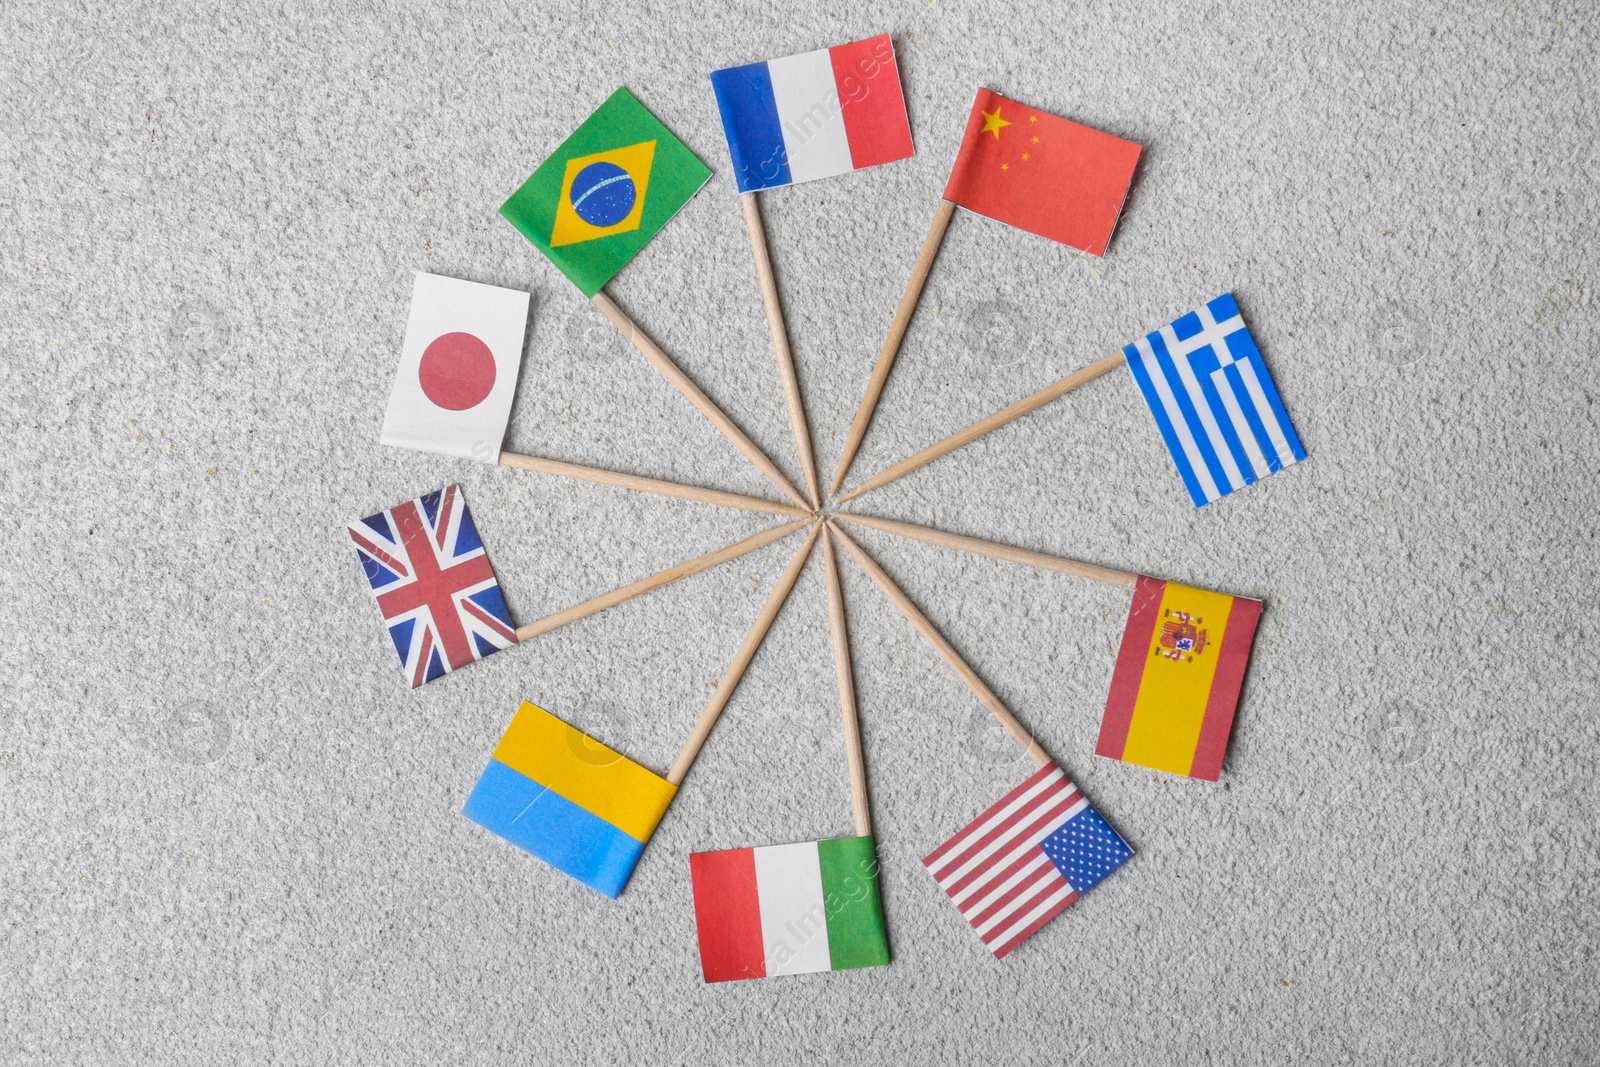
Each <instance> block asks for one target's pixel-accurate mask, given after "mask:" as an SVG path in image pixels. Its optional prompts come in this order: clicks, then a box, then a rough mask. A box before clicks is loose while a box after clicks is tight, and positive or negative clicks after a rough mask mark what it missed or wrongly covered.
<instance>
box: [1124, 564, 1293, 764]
mask: <svg viewBox="0 0 1600 1067" xmlns="http://www.w3.org/2000/svg"><path fill="white" fill-rule="evenodd" d="M1260 618H1261V601H1259V600H1250V599H1248V598H1246V597H1238V596H1228V595H1227V594H1226V593H1213V592H1209V591H1207V590H1205V589H1195V588H1193V587H1191V586H1187V585H1179V584H1178V583H1177V582H1164V581H1162V580H1161V579H1159V578H1150V577H1147V576H1145V575H1143V574H1141V575H1140V576H1139V581H1138V584H1137V585H1136V586H1135V587H1134V590H1133V606H1132V607H1131V608H1129V609H1128V627H1127V629H1126V630H1125V631H1124V632H1123V635H1122V649H1121V651H1119V652H1118V653H1117V666H1116V669H1115V671H1114V672H1113V673H1112V676H1111V696H1110V697H1109V698H1107V700H1106V714H1105V718H1104V719H1102V720H1101V723H1100V741H1099V743H1098V744H1096V745H1095V752H1096V753H1097V754H1098V755H1101V756H1109V757H1111V758H1112V759H1117V760H1122V761H1123V762H1124V763H1137V764H1138V765H1139V766H1141V767H1153V768H1155V769H1156V770H1158V771H1167V772H1168V773H1171V774H1185V775H1188V776H1189V777H1190V778H1203V779H1205V780H1206V781H1208V782H1214V781H1216V780H1217V776H1218V775H1219V774H1221V773H1222V757H1223V754H1224V753H1225V752H1226V751H1227V749H1228V734H1229V733H1230V732H1231V731H1232V729H1233V713H1234V711H1235V709H1236V708H1237V707H1238V705H1239V690H1240V688H1241V686H1242V685H1243V684H1244V668H1245V664H1246V663H1248V662H1249V660H1250V646H1251V643H1252V642H1253V641H1254V640H1255V635H1256V622H1257V621H1258V620H1259V619H1260Z"/></svg>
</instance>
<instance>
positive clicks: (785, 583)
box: [667, 521, 822, 785]
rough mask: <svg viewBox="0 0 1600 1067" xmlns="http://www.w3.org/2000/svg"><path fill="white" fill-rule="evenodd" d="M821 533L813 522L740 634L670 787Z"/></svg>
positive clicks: (722, 704)
mask: <svg viewBox="0 0 1600 1067" xmlns="http://www.w3.org/2000/svg"><path fill="white" fill-rule="evenodd" d="M821 531H822V527H821V526H820V525H819V524H818V522H817V521H814V522H813V525H812V529H811V536H810V537H807V538H806V543H805V544H803V545H801V546H800V551H799V552H796V553H795V555H794V559H792V560H790V561H789V566H788V567H786V568H784V572H783V574H781V575H780V576H779V577H778V584H777V585H776V586H774V587H773V590H772V595H771V596H769V597H768V598H767V602H766V603H765V604H764V605H762V607H761V614H759V615H757V616H756V621H755V624H754V625H753V626H751V627H750V632H749V633H747V634H745V635H744V641H743V643H741V644H740V645H739V651H738V652H736V653H734V657H733V662H732V663H730V664H729V665H728V670H727V673H725V674H723V676H722V681H720V682H718V683H717V691H716V692H715V693H712V694H711V700H710V701H709V702H708V703H707V704H706V706H705V710H704V711H702V712H701V713H700V718H699V719H697V720H696V721H695V724H694V730H693V732H691V733H690V734H689V740H688V741H686V742H684V745H683V750H682V751H680V752H679V753H678V758H677V760H676V761H675V762H674V763H673V764H672V769H671V770H669V771H668V772H667V781H669V782H671V783H672V784H673V785H682V784H683V779H684V776H685V775H687V774H688V773H689V768H690V767H692V766H694V760H695V757H696V756H698V755H700V748H701V746H702V745H704V744H705V743H706V738H707V737H709V736H710V735H711V728H712V727H713V726H715V725H716V724H717V718H718V717H719V716H720V715H721V714H722V709H723V708H725V707H727V706H728V700H729V699H730V698H731V697H732V696H733V691H734V690H735V689H737V688H739V682H740V680H741V679H743V678H744V672H745V669H746V668H747V667H749V666H750V661H751V660H753V659H755V656H756V652H757V651H758V650H759V649H760V648H761V642H762V641H764V640H765V639H766V636H767V631H768V630H770V629H771V628H772V621H773V620H774V619H776V618H777V617H778V612H779V611H781V610H783V602H784V601H785V600H788V599H789V591H790V590H792V589H793V588H794V583H795V579H797V578H799V577H800V569H801V568H802V567H804V566H805V565H806V560H808V559H810V558H811V547H812V546H813V545H815V544H816V543H817V534H819V533H820V532H821Z"/></svg>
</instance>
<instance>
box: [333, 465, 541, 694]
mask: <svg viewBox="0 0 1600 1067" xmlns="http://www.w3.org/2000/svg"><path fill="white" fill-rule="evenodd" d="M350 539H351V540H352V541H354V542H355V545H356V558H357V559H359V560H360V561H361V569H362V573H364V574H365V575H366V579H367V585H368V586H369V587H370V588H371V590H372V596H373V599H374V600H376V601H377V602H378V610H379V611H381V612H382V613H383V621H384V625H385V626H387V627H388V630H389V637H390V640H392V641H393V642H394V648H395V653H396V654H397V655H398V656H399V657H400V669H401V670H402V671H404V672H405V674H406V677H407V678H408V679H410V681H411V686H412V688H416V687H417V686H419V685H421V684H422V683H424V682H431V681H433V680H434V679H435V678H439V677H442V676H443V675H445V674H447V673H448V672H450V671H453V670H456V669H457V668H459V667H464V666H466V665H467V664H468V663H471V662H472V661H474V660H479V659H482V658H483V657H484V656H487V655H491V654H492V653H495V652H498V651H500V650H501V649H503V648H509V647H511V646H512V645H514V644H516V642H517V633H516V629H515V628H514V627H513V626H512V625H511V613H510V611H509V610H508V609H507V608H506V602H505V597H503V596H502V595H501V593H500V583H499V582H498V581H497V580H496V579H495V576H494V570H493V569H492V568H491V567H490V566H489V556H488V553H487V552H485V551H484V548H483V542H482V541H481V540H480V539H479V537H478V528H477V526H476V524H474V523H473V521H472V513H471V512H470V511H468V510H467V503H466V501H465V500H464V499H462V497H461V491H460V490H459V489H458V488H457V487H456V486H453V485H452V486H449V487H447V488H445V489H441V490H439V491H438V492H434V493H428V494H427V495H425V496H420V497H418V498H417V499H415V500H408V501H406V502H405V503H404V504H396V505H395V506H394V507H392V508H389V509H388V510H387V511H380V512H378V514H376V515H369V516H368V517H366V518H365V519H362V520H361V521H360V522H353V523H351V524H350Z"/></svg>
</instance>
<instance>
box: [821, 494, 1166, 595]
mask: <svg viewBox="0 0 1600 1067" xmlns="http://www.w3.org/2000/svg"><path fill="white" fill-rule="evenodd" d="M833 517H834V518H835V519H843V520H844V521H845V522H856V523H860V524H861V525H862V526H871V527H872V528H873V529H875V530H882V531H884V532H885V533H892V534H899V535H900V536H901V537H910V538H913V539H914V540H917V541H926V542H927V543H928V544H930V545H938V546H940V547H941V548H954V549H958V550H960V551H962V552H972V553H976V554H977V555H980V556H988V557H989V558H990V559H1002V560H1005V561H1006V562H1008V563H1022V564H1026V565H1027V566H1029V567H1038V568H1040V569H1041V570H1047V571H1056V572H1058V573H1060V574H1075V575H1077V576H1078V577H1079V578H1088V579H1090V580H1091V581H1096V582H1105V583H1107V584H1108V585H1120V586H1124V587H1125V588H1128V589H1132V588H1133V587H1134V586H1135V585H1137V584H1138V581H1139V576H1138V575H1137V574H1134V573H1133V572H1132V571H1118V570H1112V569H1111V568H1110V567H1101V566H1097V565H1096V564H1093V563H1080V562H1079V561H1078V560H1075V559H1063V558H1062V557H1060V556H1047V555H1045V554H1044V553H1043V552H1033V551H1030V550H1029V549H1026V548H1013V547H1012V546H1011V545H1001V544H996V543H995V542H993V541H985V540H983V539H981V538H977V537H966V536H964V535H962V534H953V533H946V532H945V531H944V530H933V529H929V528H928V527H926V526H915V525H913V524H911V523H909V522H897V521H895V520H894V519H879V518H875V517H873V516H871V515H854V514H851V513H850V512H847V511H835V512H834V513H833Z"/></svg>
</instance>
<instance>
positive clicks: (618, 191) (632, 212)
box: [500, 89, 711, 298]
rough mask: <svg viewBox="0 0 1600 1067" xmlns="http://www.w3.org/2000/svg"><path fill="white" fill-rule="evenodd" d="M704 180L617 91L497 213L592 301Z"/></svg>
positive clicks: (665, 134)
mask: <svg viewBox="0 0 1600 1067" xmlns="http://www.w3.org/2000/svg"><path fill="white" fill-rule="evenodd" d="M710 177H711V170H710V168H708V167H707V166H706V165H705V164H704V163H702V162H700V160H698V159H697V158H695V155H694V153H693V152H691V151H689V149H688V148H687V147H686V146H685V145H684V143H683V142H682V141H680V140H678V139H677V138H676V137H674V136H672V133H671V131H669V130H668V129H667V128H666V127H665V126H663V125H661V123H660V122H659V121H657V119H656V117H655V116H654V115H652V114H650V112H649V111H646V110H645V106H644V105H643V104H641V103H639V101H638V100H636V99H634V96H633V94H632V93H630V92H628V90H627V89H618V90H617V91H616V92H614V93H612V94H611V98H610V99H609V100H607V101H606V102H605V103H603V104H601V105H600V107H599V109H598V110H597V111H595V113H594V114H593V115H590V116H589V117H588V118H587V119H585V120H584V122H583V125H582V126H579V127H578V128H577V130H576V131H575V132H574V133H573V134H572V136H571V137H568V138H567V139H566V140H565V141H563V142H562V143H561V147H560V148H558V149H556V151H555V153H554V154H553V155H551V157H550V158H549V159H547V160H545V161H544V162H543V163H542V164H540V166H539V169H538V170H536V171H534V172H533V174H532V175H531V176H530V177H529V178H528V180H527V181H525V182H523V183H522V186H521V187H520V188H519V189H518V190H517V191H516V192H514V193H512V194H511V199H509V200H507V201H506V202H505V203H504V204H502V205H500V214H502V215H504V216H505V217H506V219H507V220H509V221H510V223H511V225H513V226H515V227H516V228H517V229H519V230H521V231H522V236H524V237H526V238H527V239H528V240H530V241H532V242H533V243H534V244H536V245H538V246H539V251H541V252H543V253H544V254H545V255H546V256H548V257H549V258H550V262H552V263H554V264H555V265H556V268H557V269H558V270H560V271H561V273H562V274H565V275H566V276H567V277H568V278H570V279H572V284H574V285H576V286H577V287H578V288H579V289H581V290H583V295H584V296H587V297H591V298H592V297H593V296H594V294H596V293H598V292H599V291H600V287H601V286H603V285H605V284H606V282H608V281H610V280H611V278H612V276H613V275H615V274H616V273H617V271H619V270H621V269H622V268H623V266H624V265H625V264H626V263H627V262H628V260H630V259H632V258H633V257H634V256H635V255H637V254H638V252H639V249H641V248H643V247H644V246H645V243H646V242H647V241H649V240H650V238H652V237H654V236H655V235H656V231H657V230H659V229H661V227H663V226H665V225H666V224H667V220H668V219H670V218H672V216H674V215H676V214H677V213H678V209H679V208H681V207H683V205H684V204H686V203H688V202H689V198H690V197H691V196H693V195H694V194H695V193H696V192H698V191H699V190H700V187H701V186H702V185H704V184H705V183H706V181H707V180H708V179H709V178H710Z"/></svg>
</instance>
